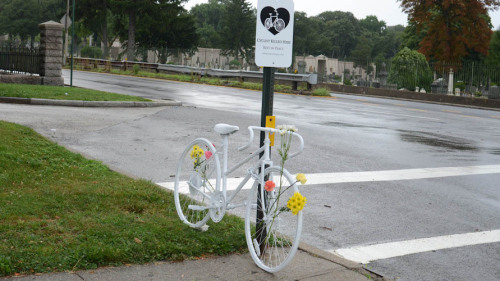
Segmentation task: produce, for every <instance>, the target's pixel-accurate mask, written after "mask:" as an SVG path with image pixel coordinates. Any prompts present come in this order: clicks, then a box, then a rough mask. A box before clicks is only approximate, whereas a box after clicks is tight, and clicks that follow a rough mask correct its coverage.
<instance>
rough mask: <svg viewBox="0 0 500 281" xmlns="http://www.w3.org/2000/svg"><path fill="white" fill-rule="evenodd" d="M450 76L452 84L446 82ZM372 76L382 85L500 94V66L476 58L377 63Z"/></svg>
mask: <svg viewBox="0 0 500 281" xmlns="http://www.w3.org/2000/svg"><path fill="white" fill-rule="evenodd" d="M451 73H453V75H450V74H451ZM450 77H453V80H452V82H451V83H453V85H449V83H450ZM375 78H377V80H379V81H380V82H381V83H380V86H381V87H384V88H397V89H401V88H404V89H407V90H410V91H424V89H425V91H426V92H432V93H438V94H454V95H461V96H473V97H488V98H499V97H498V92H499V90H498V87H499V86H500V66H494V65H487V64H483V63H479V62H465V63H459V64H457V63H442V62H440V63H431V64H428V63H424V62H421V63H413V62H409V63H406V64H398V65H394V64H391V63H388V64H387V66H385V65H384V67H383V70H382V67H380V66H378V65H377V71H376V75H375ZM450 89H451V91H450Z"/></svg>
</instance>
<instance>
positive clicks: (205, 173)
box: [174, 124, 304, 272]
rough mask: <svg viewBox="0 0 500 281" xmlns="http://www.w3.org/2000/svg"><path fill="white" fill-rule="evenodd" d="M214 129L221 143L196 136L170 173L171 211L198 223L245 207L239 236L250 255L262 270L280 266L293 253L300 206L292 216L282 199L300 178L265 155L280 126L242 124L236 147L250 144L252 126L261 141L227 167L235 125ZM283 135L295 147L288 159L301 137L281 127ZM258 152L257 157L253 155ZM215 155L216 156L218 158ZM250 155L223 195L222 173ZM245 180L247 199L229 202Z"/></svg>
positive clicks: (300, 146)
mask: <svg viewBox="0 0 500 281" xmlns="http://www.w3.org/2000/svg"><path fill="white" fill-rule="evenodd" d="M214 130H215V132H217V133H218V134H220V135H221V137H222V147H217V148H216V147H215V146H214V145H213V143H212V142H210V141H208V140H207V139H204V138H198V139H195V140H194V141H192V142H191V143H190V144H189V145H188V146H187V147H186V149H185V150H184V152H183V153H182V156H181V159H180V160H179V163H178V166H177V172H176V176H175V188H174V197H175V207H176V209H177V213H178V215H179V217H180V219H181V220H182V221H183V222H184V223H186V224H187V225H189V226H190V227H193V228H201V227H203V226H204V225H205V224H206V222H207V221H208V220H209V219H212V221H214V222H219V221H221V220H222V218H223V217H224V214H225V212H226V210H230V209H234V208H237V207H245V208H246V213H245V236H246V241H247V244H248V249H249V251H250V255H251V256H252V259H253V260H254V261H255V263H256V264H257V266H259V267H260V268H262V269H263V270H265V271H268V272H277V271H279V270H281V269H283V268H284V267H285V266H286V265H287V264H288V263H289V262H290V261H291V260H292V259H293V256H294V255H295V253H296V252H297V247H298V244H299V240H300V235H301V232H302V215H303V214H302V211H299V212H298V213H297V214H295V215H294V214H292V212H291V210H290V209H289V208H288V207H287V201H288V199H289V198H290V197H292V196H293V195H294V194H295V192H298V191H299V185H300V183H298V182H297V181H296V180H295V179H294V178H293V177H292V175H291V174H290V173H289V172H288V171H287V170H286V169H284V168H283V167H280V166H274V165H273V162H272V161H271V160H270V139H269V134H272V133H275V134H277V135H279V133H280V132H282V131H280V130H277V129H273V128H264V127H253V126H251V127H248V131H249V134H250V137H249V142H248V144H246V145H245V146H243V147H240V148H239V150H240V151H241V150H244V149H247V148H249V147H250V146H251V145H252V143H253V139H254V131H257V132H265V141H264V145H263V146H262V147H260V148H258V149H257V150H255V151H254V152H253V153H251V154H250V155H249V156H247V157H246V158H245V159H243V160H242V161H241V162H239V163H238V164H236V165H234V166H233V167H231V168H230V169H228V165H227V159H228V146H229V136H230V135H231V134H233V133H235V132H237V131H238V130H239V128H238V127H237V126H231V125H227V124H217V125H216V126H215V128H214ZM286 134H288V136H289V137H290V139H294V149H296V150H297V151H296V152H294V153H291V154H290V155H289V158H291V157H294V156H296V155H298V154H299V153H301V152H302V150H303V148H304V141H303V139H302V137H301V136H300V135H299V134H297V133H295V132H291V131H287V132H286ZM297 140H298V141H297ZM261 154H262V157H260V158H259V155H261ZM219 158H222V163H221V160H220V159H219ZM252 159H255V161H254V162H255V163H254V164H253V165H251V166H250V167H249V168H248V169H247V174H246V176H245V177H244V178H243V179H241V182H240V183H239V184H238V185H237V187H236V188H235V189H234V191H232V192H231V194H228V192H227V188H226V187H227V184H228V178H227V177H228V175H229V174H231V173H232V172H234V171H236V170H237V169H238V168H240V167H241V166H243V164H245V163H247V162H249V161H250V160H252ZM221 164H222V171H221ZM260 171H264V172H263V173H261V172H260ZM268 179H270V180H271V179H272V181H273V182H274V183H275V185H276V187H275V188H274V190H272V191H266V190H265V188H264V187H265V184H266V181H267V180H268ZM249 181H251V182H249ZM247 182H249V183H252V182H253V184H252V188H251V190H250V193H249V195H248V199H247V200H246V201H245V203H240V204H233V203H232V201H233V199H234V198H235V196H236V195H237V194H238V192H240V191H241V190H242V189H243V187H244V186H245V184H247ZM259 186H260V188H259Z"/></svg>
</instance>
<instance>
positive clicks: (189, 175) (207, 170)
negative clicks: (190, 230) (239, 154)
mask: <svg viewBox="0 0 500 281" xmlns="http://www.w3.org/2000/svg"><path fill="white" fill-rule="evenodd" d="M220 177H221V172H220V163H219V157H218V155H217V154H216V150H215V147H214V146H213V144H212V143H211V142H210V141H208V140H206V139H202V138H200V139H196V140H194V141H193V142H191V143H190V144H189V145H188V146H187V147H186V149H185V150H184V152H183V153H182V156H181V158H180V160H179V162H178V164H177V172H176V174H175V187H174V199H175V208H176V209H177V214H178V215H179V218H180V219H181V220H182V221H183V222H184V223H186V224H187V225H189V226H191V227H194V228H199V227H201V226H203V225H204V224H205V223H206V222H207V220H208V219H209V218H210V215H209V212H210V209H209V206H210V205H211V203H212V199H213V198H214V194H218V193H219V190H220Z"/></svg>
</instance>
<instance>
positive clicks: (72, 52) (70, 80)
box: [68, 0, 75, 87]
mask: <svg viewBox="0 0 500 281" xmlns="http://www.w3.org/2000/svg"><path fill="white" fill-rule="evenodd" d="M68 1H69V0H68ZM74 47H75V0H73V24H72V25H71V71H70V77H69V86H70V87H73V54H74V53H75V49H74Z"/></svg>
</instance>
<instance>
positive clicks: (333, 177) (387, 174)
mask: <svg viewBox="0 0 500 281" xmlns="http://www.w3.org/2000/svg"><path fill="white" fill-rule="evenodd" d="M485 174H500V165H484V166H465V167H441V168H423V169H403V170H388V171H369V172H345V173H317V174H306V177H307V183H306V185H308V186H309V185H317V184H335V183H353V182H377V181H398V180H416V179H430V178H443V177H456V176H470V175H485ZM241 180H242V178H228V179H227V190H235V189H236V187H237V186H238V184H239V183H240V182H241ZM157 184H158V185H160V186H162V187H164V188H167V189H170V190H174V182H163V183H157ZM251 187H252V181H249V182H248V183H247V184H246V185H245V186H244V187H243V189H250V188H251ZM180 189H181V193H187V192H188V191H189V188H188V186H187V184H185V183H184V184H182V183H181V185H180Z"/></svg>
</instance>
